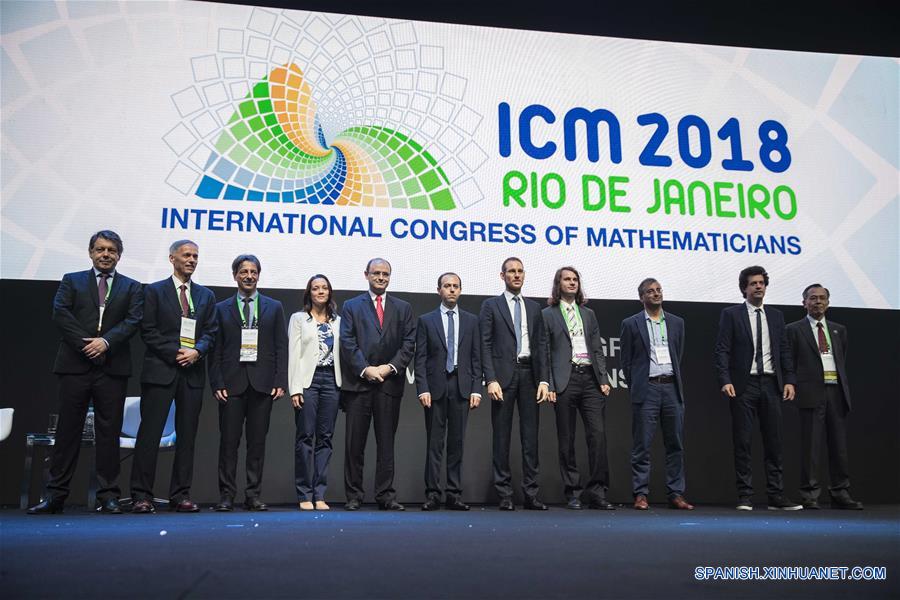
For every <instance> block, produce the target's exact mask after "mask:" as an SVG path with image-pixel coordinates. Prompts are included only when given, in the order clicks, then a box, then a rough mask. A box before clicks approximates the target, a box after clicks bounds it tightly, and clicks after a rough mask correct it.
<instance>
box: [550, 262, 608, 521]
mask: <svg viewBox="0 0 900 600" xmlns="http://www.w3.org/2000/svg"><path fill="white" fill-rule="evenodd" d="M585 302H586V300H585V297H584V292H583V291H582V289H581V274H580V273H579V272H578V271H577V270H575V267H563V268H561V269H559V270H557V271H556V275H555V276H554V277H553V291H552V292H551V294H550V300H549V304H550V306H548V307H547V308H545V309H544V310H543V313H542V320H543V322H544V362H546V363H547V364H548V365H549V372H550V401H551V402H553V403H554V406H555V408H556V434H557V440H558V443H559V471H560V475H561V476H562V480H563V485H564V492H565V495H566V508H569V509H572V510H581V509H582V508H583V503H582V501H583V502H584V503H585V504H587V506H588V508H597V509H601V510H614V508H615V507H614V506H613V505H612V504H610V502H609V501H608V500H607V498H606V492H607V490H608V489H609V461H608V460H607V456H606V397H607V396H609V389H610V388H609V376H608V375H607V372H606V359H605V358H604V356H603V348H602V346H601V345H600V325H599V324H598V323H597V316H596V315H595V314H594V311H592V310H591V309H590V308H588V307H587V306H584V304H585ZM577 412H581V420H582V421H583V422H584V436H585V438H586V439H587V447H588V465H589V467H590V477H589V478H588V482H587V485H586V486H584V487H582V485H581V474H580V473H579V472H578V464H577V463H576V462H575V416H576V413H577ZM582 490H583V492H582Z"/></svg>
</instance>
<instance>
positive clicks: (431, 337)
mask: <svg viewBox="0 0 900 600" xmlns="http://www.w3.org/2000/svg"><path fill="white" fill-rule="evenodd" d="M437 291H438V294H439V295H440V297H441V305H440V306H439V307H438V308H436V309H435V310H433V311H431V312H429V313H426V314H424V315H422V316H421V317H419V322H418V324H417V326H416V389H417V390H418V393H419V402H421V403H422V406H423V407H424V408H425V431H426V433H427V439H428V442H427V454H426V457H425V503H424V504H423V505H422V510H437V509H439V508H440V506H441V462H443V457H444V437H445V435H446V438H447V500H446V506H447V508H449V509H450V510H469V505H468V504H465V503H464V502H463V501H462V457H463V442H464V441H465V437H466V421H467V420H468V416H469V410H470V409H475V408H478V405H479V403H480V402H481V335H480V334H479V332H478V317H476V316H475V315H473V314H472V313H470V312H467V311H464V310H463V309H461V308H459V305H458V301H459V295H460V294H461V293H462V281H461V280H460V278H459V275H457V274H456V273H444V274H443V275H441V276H440V277H438V288H437Z"/></svg>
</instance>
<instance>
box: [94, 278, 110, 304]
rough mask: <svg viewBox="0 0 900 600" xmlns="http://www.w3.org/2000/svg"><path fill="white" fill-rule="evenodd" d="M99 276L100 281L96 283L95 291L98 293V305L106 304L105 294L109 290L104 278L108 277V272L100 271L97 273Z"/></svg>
mask: <svg viewBox="0 0 900 600" xmlns="http://www.w3.org/2000/svg"><path fill="white" fill-rule="evenodd" d="M98 277H99V278H100V283H99V284H98V285H97V292H99V295H100V306H104V305H106V294H107V292H108V291H109V286H108V285H107V283H106V280H107V279H109V273H100V275H98Z"/></svg>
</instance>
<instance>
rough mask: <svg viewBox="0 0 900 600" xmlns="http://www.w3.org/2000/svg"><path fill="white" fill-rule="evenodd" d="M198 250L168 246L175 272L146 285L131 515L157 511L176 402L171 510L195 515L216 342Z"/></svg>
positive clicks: (182, 244) (184, 244) (186, 243)
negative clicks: (199, 449)
mask: <svg viewBox="0 0 900 600" xmlns="http://www.w3.org/2000/svg"><path fill="white" fill-rule="evenodd" d="M198 257H199V250H198V247H197V244H195V243H194V242H192V241H191V240H179V241H177V242H174V243H173V244H172V245H171V246H169V262H170V263H172V267H173V274H172V276H171V277H167V278H166V279H163V280H162V281H157V282H156V283H152V284H150V285H148V286H147V287H146V289H145V290H144V319H143V321H142V322H141V337H142V338H143V340H144V344H146V346H147V351H146V352H145V353H144V367H143V370H142V371H141V426H140V427H139V428H138V434H137V440H136V441H135V447H134V463H133V464H132V466H131V497H132V499H133V500H134V505H133V507H132V512H133V513H137V514H141V513H152V512H155V508H154V506H153V480H154V479H155V478H156V459H157V456H158V455H159V439H160V437H161V436H162V431H163V427H164V426H165V424H166V418H167V417H168V414H169V407H170V406H171V405H172V399H173V398H174V400H175V434H176V436H177V440H178V441H177V442H176V444H175V462H174V464H173V465H172V479H171V482H170V485H169V509H170V510H177V511H179V512H197V511H198V510H200V509H199V508H198V506H197V505H196V504H195V503H194V502H192V501H191V498H190V492H191V482H192V480H193V475H194V440H195V438H196V437H197V426H198V424H199V422H200V409H201V407H202V402H203V384H204V383H205V382H206V368H205V367H206V365H205V364H204V359H205V357H206V355H207V354H209V352H210V350H212V346H213V343H214V342H215V339H216V330H217V329H218V325H217V323H216V299H215V297H214V296H213V293H212V292H211V291H209V290H208V289H206V288H205V287H203V286H201V285H200V284H198V283H196V282H194V281H193V280H192V279H191V277H192V276H193V274H194V270H195V269H196V268H197V260H198Z"/></svg>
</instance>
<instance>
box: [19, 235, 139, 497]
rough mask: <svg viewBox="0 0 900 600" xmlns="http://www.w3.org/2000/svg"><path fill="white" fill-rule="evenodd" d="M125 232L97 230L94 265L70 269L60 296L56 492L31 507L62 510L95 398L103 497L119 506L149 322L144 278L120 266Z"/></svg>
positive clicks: (56, 314) (52, 484)
mask: <svg viewBox="0 0 900 600" xmlns="http://www.w3.org/2000/svg"><path fill="white" fill-rule="evenodd" d="M122 250H123V248H122V239H121V238H120V237H119V235H118V234H117V233H116V232H114V231H109V230H103V231H98V232H97V233H95V234H94V235H93V236H92V237H91V240H90V243H89V244H88V255H89V256H90V258H91V262H92V263H93V266H92V268H91V269H88V270H87V271H81V272H78V273H67V274H66V275H65V276H63V279H62V281H61V282H60V284H59V289H58V290H57V292H56V297H55V298H54V300H53V321H54V323H56V326H57V327H58V328H59V331H60V334H61V335H62V340H61V341H60V344H59V350H58V352H57V354H56V362H55V363H54V365H53V372H54V373H56V374H57V375H59V421H58V422H57V429H56V439H55V444H54V446H53V452H52V454H51V458H50V481H49V483H48V484H47V490H48V492H49V498H48V499H46V500H44V501H43V502H41V503H40V504H37V505H35V506H33V507H31V508H30V509H29V510H28V513H29V514H45V513H58V512H62V510H63V504H64V503H65V500H66V497H67V496H68V495H69V483H70V482H71V480H72V475H73V474H74V472H75V467H76V465H77V464H78V453H79V452H78V451H79V450H80V448H81V433H82V430H83V428H84V420H85V416H86V415H87V411H88V405H89V404H90V403H91V402H93V404H94V417H95V423H94V427H95V432H96V438H95V446H96V449H97V480H98V483H99V488H98V490H97V499H98V500H99V503H100V511H101V512H104V513H111V514H119V513H121V512H122V510H121V508H120V506H119V481H118V479H119V433H120V432H121V430H122V411H123V407H124V405H125V393H126V388H127V384H128V377H129V376H130V375H131V348H130V340H131V338H132V336H133V335H134V334H135V333H137V330H138V326H139V324H140V322H141V314H142V311H143V303H144V296H143V292H142V291H141V284H140V283H138V282H137V281H135V280H133V279H129V278H128V277H126V276H125V275H122V274H121V273H119V272H117V271H116V265H117V264H118V263H119V259H120V258H121V257H122Z"/></svg>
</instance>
